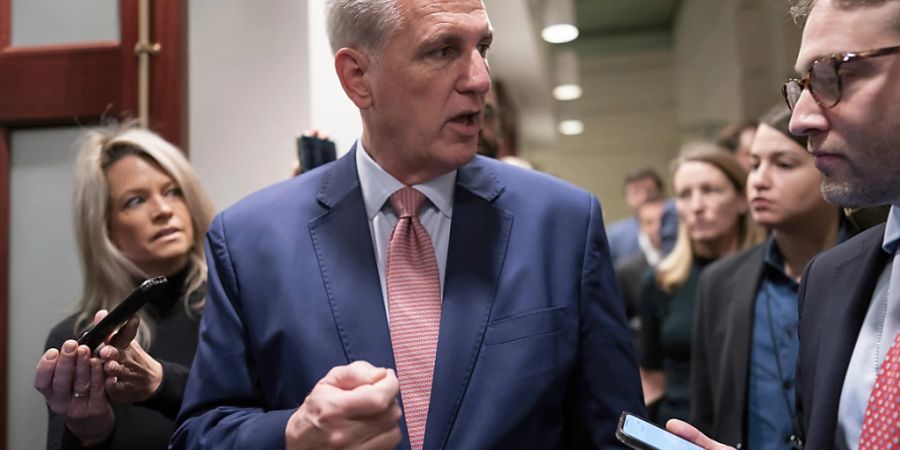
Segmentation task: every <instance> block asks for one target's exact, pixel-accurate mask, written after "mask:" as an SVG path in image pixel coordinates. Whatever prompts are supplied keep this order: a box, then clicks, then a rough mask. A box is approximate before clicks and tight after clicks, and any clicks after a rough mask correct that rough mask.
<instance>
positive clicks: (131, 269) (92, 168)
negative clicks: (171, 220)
mask: <svg viewBox="0 0 900 450" xmlns="http://www.w3.org/2000/svg"><path fill="white" fill-rule="evenodd" d="M77 149H78V156H77V158H76V161H75V179H74V186H73V192H74V198H73V203H74V205H73V210H74V219H75V238H76V241H77V242H78V253H79V256H80V259H81V265H82V270H83V276H84V290H83V292H82V295H81V300H80V301H79V303H78V306H77V319H76V320H75V330H73V331H75V332H76V333H77V332H78V330H80V329H82V328H84V327H85V326H86V325H88V324H90V323H91V322H92V321H93V318H94V314H96V312H97V311H99V310H100V309H107V310H109V309H112V308H113V307H115V306H116V305H118V304H119V303H120V302H121V301H122V300H123V299H124V298H125V297H126V296H127V295H128V294H129V293H130V292H131V291H132V290H133V289H134V288H135V287H136V286H137V283H138V282H139V281H140V280H143V279H144V278H146V274H144V273H142V272H141V270H140V269H139V268H138V267H137V266H136V265H135V264H134V263H133V262H131V261H130V260H129V259H128V258H126V257H125V255H123V254H122V252H121V251H119V249H118V248H117V247H116V246H115V245H114V244H113V243H112V241H111V240H110V238H109V217H110V192H109V186H108V184H107V180H106V171H107V169H108V168H109V166H110V165H112V164H113V163H114V162H116V161H118V160H119V159H120V158H122V157H123V156H125V155H129V154H131V155H137V156H139V157H141V158H144V159H146V160H148V161H152V162H154V163H156V164H157V165H159V167H161V168H162V170H163V171H165V172H166V174H168V175H169V176H170V177H172V179H173V180H174V181H175V182H176V183H177V184H178V186H179V187H180V188H181V191H182V193H183V195H184V201H185V204H186V205H187V208H188V211H189V212H190V214H191V225H192V226H193V228H194V243H193V246H192V247H191V249H190V250H189V253H190V258H189V261H190V262H189V266H190V269H189V272H188V274H187V276H186V278H185V281H184V296H183V298H181V299H180V300H179V301H181V302H183V303H184V307H185V309H186V311H187V312H188V314H189V315H193V314H196V313H198V312H199V311H200V310H201V309H202V308H203V303H204V299H203V296H199V298H196V297H197V296H194V297H195V298H193V299H191V293H193V292H194V291H196V290H197V289H198V288H200V287H201V286H202V285H203V284H204V283H205V282H206V258H205V256H204V252H203V240H204V237H205V235H206V229H207V228H208V227H209V223H210V221H211V220H212V216H213V214H214V209H213V206H212V203H211V202H210V200H209V198H208V197H207V195H206V192H204V190H203V188H202V187H201V186H200V182H199V181H198V180H197V175H196V174H195V173H194V169H193V168H192V167H191V165H190V163H188V161H187V159H185V157H184V155H183V154H182V153H181V151H179V150H178V149H177V148H175V146H173V145H172V144H170V143H168V142H166V141H165V140H164V139H163V138H161V137H160V136H158V135H157V134H155V133H153V132H151V131H148V130H146V129H142V128H136V127H134V126H132V125H124V126H118V125H113V126H108V127H99V128H93V129H90V130H88V131H86V132H84V134H83V135H82V136H81V138H80V139H79V140H78V143H77ZM153 325H154V323H153V321H152V320H151V319H150V317H149V316H148V315H146V314H144V313H141V327H140V329H139V330H138V337H137V339H138V342H139V343H140V344H141V345H142V346H143V347H144V348H148V347H149V345H150V343H151V341H152V338H153Z"/></svg>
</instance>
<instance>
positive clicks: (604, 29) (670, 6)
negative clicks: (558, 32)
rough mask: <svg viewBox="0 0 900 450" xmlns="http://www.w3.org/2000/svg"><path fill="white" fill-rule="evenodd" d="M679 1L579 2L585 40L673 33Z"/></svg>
mask: <svg viewBox="0 0 900 450" xmlns="http://www.w3.org/2000/svg"><path fill="white" fill-rule="evenodd" d="M678 5H679V0H576V1H575V11H576V13H575V15H576V22H577V25H578V30H579V32H580V36H581V38H587V39H597V38H603V37H605V36H609V35H621V34H635V33H647V32H659V31H661V30H666V31H669V30H671V28H672V24H673V22H674V20H675V13H676V12H677V11H678Z"/></svg>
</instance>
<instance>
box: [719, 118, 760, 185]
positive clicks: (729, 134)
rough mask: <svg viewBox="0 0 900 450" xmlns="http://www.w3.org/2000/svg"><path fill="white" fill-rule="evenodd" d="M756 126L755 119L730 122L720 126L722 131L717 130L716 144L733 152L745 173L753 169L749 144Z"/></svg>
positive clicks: (754, 133)
mask: <svg viewBox="0 0 900 450" xmlns="http://www.w3.org/2000/svg"><path fill="white" fill-rule="evenodd" d="M757 126H759V122H757V121H755V120H747V121H744V122H735V123H730V124H728V125H725V127H724V128H722V131H720V132H719V137H718V138H717V139H716V144H718V145H719V146H720V147H723V148H725V149H727V150H728V151H730V152H731V153H733V154H734V156H735V158H737V160H738V162H740V163H741V165H742V166H744V169H746V170H747V173H749V172H750V171H751V170H753V163H752V161H751V160H750V146H751V145H753V138H754V136H756V128H757Z"/></svg>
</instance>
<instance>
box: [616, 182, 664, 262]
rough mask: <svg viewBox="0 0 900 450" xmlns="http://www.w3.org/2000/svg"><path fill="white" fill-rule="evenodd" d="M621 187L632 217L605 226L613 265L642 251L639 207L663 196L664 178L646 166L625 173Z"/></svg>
mask: <svg viewBox="0 0 900 450" xmlns="http://www.w3.org/2000/svg"><path fill="white" fill-rule="evenodd" d="M624 189H625V204H626V205H628V209H629V211H631V216H629V217H627V218H625V219H622V220H619V221H617V222H614V223H611V224H610V225H609V226H608V227H607V236H608V237H609V250H610V254H611V255H612V259H613V265H615V264H619V263H621V262H622V261H623V260H625V259H627V258H629V257H632V256H634V255H637V254H638V253H641V246H640V243H639V238H638V236H639V235H640V232H641V227H640V225H639V224H638V219H637V212H638V208H639V207H640V206H641V205H643V204H644V203H646V202H647V201H651V200H657V199H660V198H662V195H663V181H662V178H661V177H660V176H659V174H658V173H656V171H655V170H653V169H650V168H646V167H645V168H641V169H638V170H635V171H633V172H631V173H629V174H628V175H626V176H625V182H624Z"/></svg>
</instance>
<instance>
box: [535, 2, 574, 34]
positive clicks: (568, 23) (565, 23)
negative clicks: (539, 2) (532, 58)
mask: <svg viewBox="0 0 900 450" xmlns="http://www.w3.org/2000/svg"><path fill="white" fill-rule="evenodd" d="M541 37H542V38H544V40H545V41H547V42H549V43H551V44H563V43H566V42H570V41H574V40H575V38H577V37H578V27H576V26H575V5H574V3H573V0H544V29H543V31H541Z"/></svg>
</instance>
